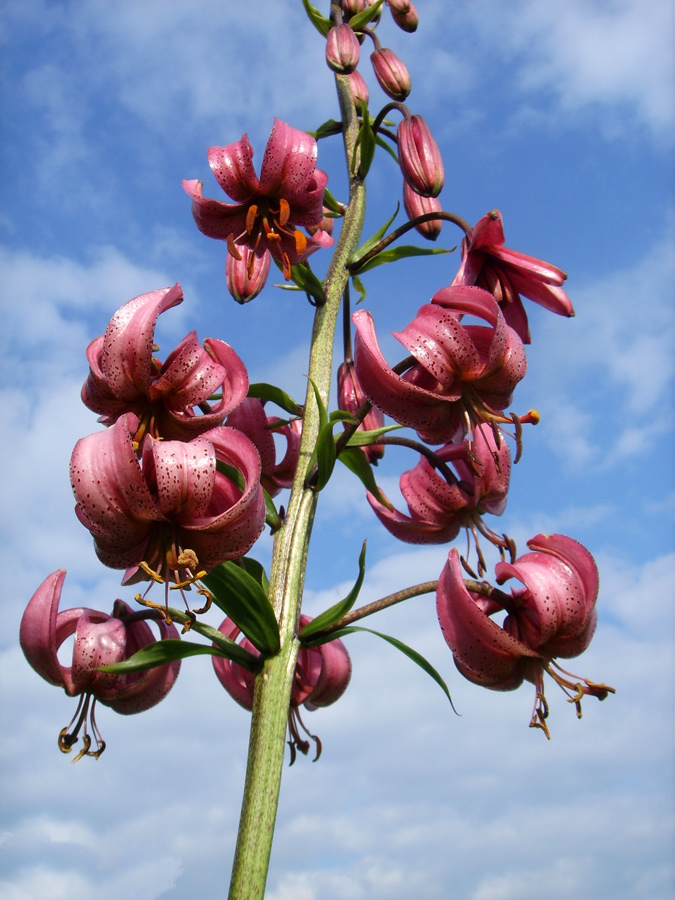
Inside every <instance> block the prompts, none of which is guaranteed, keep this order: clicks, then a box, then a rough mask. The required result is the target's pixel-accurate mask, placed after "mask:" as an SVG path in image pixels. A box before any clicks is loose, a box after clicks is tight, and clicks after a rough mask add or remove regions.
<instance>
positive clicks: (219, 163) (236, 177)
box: [207, 134, 264, 203]
mask: <svg viewBox="0 0 675 900" xmlns="http://www.w3.org/2000/svg"><path fill="white" fill-rule="evenodd" d="M207 158H208V161H209V165H210V166H211V171H212V172H213V174H214V175H215V176H216V178H217V179H218V184H219V185H220V186H221V188H222V189H223V190H224V191H225V193H226V194H227V195H228V197H231V198H232V199H233V200H234V201H236V202H237V203H245V202H246V201H247V200H250V199H251V198H252V197H254V196H256V195H257V194H259V193H260V191H261V188H260V183H259V181H258V176H257V175H256V174H255V169H254V168H253V148H252V147H251V142H250V141H249V139H248V135H247V134H244V135H242V138H241V140H240V141H235V142H234V143H233V144H228V145H227V146H226V147H210V148H209V151H208V154H207ZM263 193H264V191H263Z"/></svg>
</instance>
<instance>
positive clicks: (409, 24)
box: [388, 0, 420, 33]
mask: <svg viewBox="0 0 675 900" xmlns="http://www.w3.org/2000/svg"><path fill="white" fill-rule="evenodd" d="M388 3H389V9H390V10H391V16H392V18H393V20H394V22H396V24H397V25H398V27H399V28H401V29H403V31H407V32H410V33H412V32H413V31H417V26H418V25H419V21H420V19H419V16H418V15H417V10H416V9H415V7H414V6H413V4H412V3H409V2H408V0H388Z"/></svg>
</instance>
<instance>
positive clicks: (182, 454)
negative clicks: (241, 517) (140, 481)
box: [143, 435, 216, 523]
mask: <svg viewBox="0 0 675 900" xmlns="http://www.w3.org/2000/svg"><path fill="white" fill-rule="evenodd" d="M143 475H144V476H145V478H146V480H147V481H148V483H150V484H154V485H155V486H156V490H157V506H158V508H159V511H160V512H161V514H162V515H163V516H165V517H167V518H170V519H172V520H173V521H176V522H179V523H182V522H186V523H189V522H192V521H193V520H194V519H195V518H197V517H199V516H202V515H204V513H205V512H206V510H207V508H208V505H209V503H210V501H211V495H212V494H213V487H214V484H215V478H216V458H215V454H214V451H213V444H212V443H211V442H210V441H209V440H208V439H206V438H194V439H193V440H191V441H189V442H185V441H157V440H155V439H154V438H153V437H152V436H151V435H147V436H146V438H145V441H144V443H143Z"/></svg>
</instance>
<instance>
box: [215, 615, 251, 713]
mask: <svg viewBox="0 0 675 900" xmlns="http://www.w3.org/2000/svg"><path fill="white" fill-rule="evenodd" d="M218 631H220V632H222V634H224V635H225V637H229V638H230V639H231V640H233V641H234V640H236V639H237V636H238V635H239V634H240V631H239V628H237V626H236V625H235V624H234V622H232V621H231V620H230V619H225V621H224V622H222V623H221V624H220V626H219V627H218ZM239 645H240V646H241V647H243V649H244V650H248V651H249V653H252V654H253V655H254V656H258V655H259V653H258V650H256V648H255V647H254V646H253V644H252V643H251V642H250V641H249V640H248V639H247V638H245V637H244V638H242V640H241V641H240V642H239ZM211 660H212V662H213V668H214V670H215V673H216V675H217V676H218V680H219V681H220V683H221V684H222V686H223V687H224V688H225V690H226V691H227V692H228V694H229V695H230V696H231V697H232V698H233V699H234V700H236V701H237V703H238V704H239V705H240V706H243V707H244V709H248V710H252V709H253V686H254V682H255V675H254V674H253V672H249V671H248V669H245V668H244V667H243V666H240V665H237V663H236V662H233V661H232V660H231V659H225V658H224V657H222V656H213V657H211Z"/></svg>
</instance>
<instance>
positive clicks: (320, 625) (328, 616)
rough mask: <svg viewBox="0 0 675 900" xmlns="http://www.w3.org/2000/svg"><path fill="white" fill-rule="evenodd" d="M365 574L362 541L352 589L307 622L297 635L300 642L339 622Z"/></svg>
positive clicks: (364, 555)
mask: <svg viewBox="0 0 675 900" xmlns="http://www.w3.org/2000/svg"><path fill="white" fill-rule="evenodd" d="M365 574H366V542H365V541H364V542H363V546H362V547H361V553H360V554H359V574H358V576H357V578H356V581H355V582H354V587H353V588H352V589H351V591H350V592H349V593H348V594H347V596H346V597H345V598H344V600H340V601H339V603H336V604H335V605H334V606H331V607H330V609H327V610H326V611H325V612H322V613H321V615H319V616H317V617H316V618H315V619H312V621H311V622H308V623H307V625H305V627H304V628H303V629H302V631H301V632H300V634H299V635H298V637H299V638H300V640H301V641H307V640H308V639H309V638H311V636H312V635H313V634H317V633H318V632H319V631H325V629H326V628H330V627H331V626H332V625H335V623H336V622H339V621H340V619H341V618H342V617H343V616H346V615H347V613H348V612H349V611H350V610H351V608H352V607H353V606H354V604H355V603H356V599H357V597H358V596H359V592H360V590H361V586H362V584H363V579H364V577H365Z"/></svg>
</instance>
